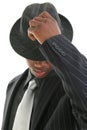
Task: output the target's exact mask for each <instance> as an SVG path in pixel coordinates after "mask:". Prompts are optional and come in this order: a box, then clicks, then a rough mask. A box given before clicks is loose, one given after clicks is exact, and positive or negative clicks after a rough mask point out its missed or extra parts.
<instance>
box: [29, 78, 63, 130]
mask: <svg viewBox="0 0 87 130" xmlns="http://www.w3.org/2000/svg"><path fill="white" fill-rule="evenodd" d="M60 88H61V89H60ZM58 91H59V93H60V91H62V93H61V96H62V94H64V91H63V89H62V83H61V81H60V79H59V77H58V76H54V77H50V78H49V77H48V78H46V79H45V80H43V81H42V82H41V86H40V88H39V94H38V95H39V96H38V102H37V105H36V109H35V111H34V112H33V115H32V119H31V130H34V129H38V128H37V127H38V124H39V125H40V124H41V123H40V122H41V120H43V116H44V115H45V121H46V120H48V118H49V116H51V114H52V112H53V110H54V109H55V108H54V107H56V105H57V104H58V100H59V98H57V96H56V98H55V94H56V92H57V93H58ZM61 96H60V97H61ZM54 98H55V99H54ZM52 100H54V101H53V103H54V105H51V102H52ZM49 106H50V109H51V110H50V111H49V112H50V113H49V115H47V114H46V111H48V110H47V109H48V108H49ZM51 107H52V108H51ZM52 109H53V110H52ZM47 113H48V112H47ZM41 125H42V124H41ZM39 129H41V128H39Z"/></svg>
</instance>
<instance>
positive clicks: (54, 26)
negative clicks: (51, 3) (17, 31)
mask: <svg viewBox="0 0 87 130" xmlns="http://www.w3.org/2000/svg"><path fill="white" fill-rule="evenodd" d="M29 25H30V28H29V29H28V36H29V38H30V39H31V40H33V41H34V40H37V41H38V42H39V43H40V44H43V42H44V41H45V40H47V39H49V38H51V37H52V36H55V35H59V34H61V31H60V28H59V26H58V23H57V21H56V20H55V19H54V18H53V17H52V16H51V15H50V14H49V13H48V12H46V11H44V12H43V13H41V14H40V15H38V16H37V17H34V18H33V19H32V20H30V21H29Z"/></svg>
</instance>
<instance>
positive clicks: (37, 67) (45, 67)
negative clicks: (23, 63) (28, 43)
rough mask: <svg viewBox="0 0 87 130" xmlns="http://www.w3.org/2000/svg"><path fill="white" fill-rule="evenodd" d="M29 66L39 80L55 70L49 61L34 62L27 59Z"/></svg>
mask: <svg viewBox="0 0 87 130" xmlns="http://www.w3.org/2000/svg"><path fill="white" fill-rule="evenodd" d="M27 64H28V66H29V69H30V71H31V73H32V74H33V75H34V76H35V77H37V78H44V77H46V76H47V75H48V73H49V72H50V71H51V70H52V69H53V67H52V64H51V63H49V62H48V61H33V60H29V59H27Z"/></svg>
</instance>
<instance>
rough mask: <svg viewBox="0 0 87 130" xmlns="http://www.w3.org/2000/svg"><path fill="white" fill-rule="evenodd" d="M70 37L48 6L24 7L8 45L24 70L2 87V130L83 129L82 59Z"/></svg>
mask: <svg viewBox="0 0 87 130" xmlns="http://www.w3.org/2000/svg"><path fill="white" fill-rule="evenodd" d="M72 37H73V31H72V26H71V24H70V22H69V21H68V20H67V19H66V18H65V17H64V16H62V15H60V14H58V13H57V11H56V9H55V7H54V6H53V5H52V4H50V3H43V4H32V5H29V6H28V7H26V9H25V10H24V12H23V15H22V17H21V18H20V19H19V20H17V22H16V23H15V24H14V26H13V27H12V29H11V33H10V41H11V45H12V47H13V49H14V50H15V51H16V52H17V53H18V54H20V55H21V56H23V57H25V58H26V59H27V64H28V66H29V69H27V70H26V71H25V72H24V73H23V74H21V75H19V76H17V77H16V78H14V79H13V80H12V81H11V82H10V83H9V85H8V89H7V97H6V104H5V110H4V116H3V125H2V130H24V129H26V130H87V59H86V58H85V57H84V56H83V55H82V54H81V53H80V52H79V51H78V50H77V49H76V48H75V47H74V46H73V45H72V43H71V41H72ZM33 81H34V83H33V84H32V85H31V86H30V84H31V82H33ZM31 89H32V91H31Z"/></svg>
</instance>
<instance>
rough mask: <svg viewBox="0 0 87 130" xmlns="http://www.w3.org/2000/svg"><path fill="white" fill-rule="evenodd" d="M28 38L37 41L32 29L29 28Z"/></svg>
mask: <svg viewBox="0 0 87 130" xmlns="http://www.w3.org/2000/svg"><path fill="white" fill-rule="evenodd" d="M28 37H29V38H30V39H31V40H32V41H35V40H36V38H35V37H34V35H33V34H32V30H31V29H30V28H28Z"/></svg>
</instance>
